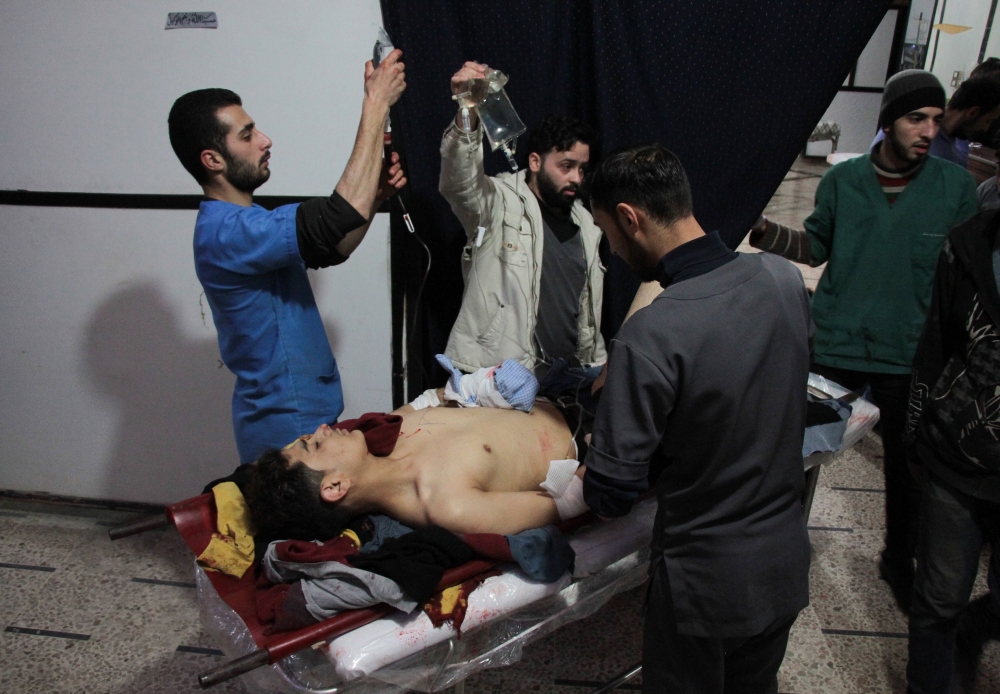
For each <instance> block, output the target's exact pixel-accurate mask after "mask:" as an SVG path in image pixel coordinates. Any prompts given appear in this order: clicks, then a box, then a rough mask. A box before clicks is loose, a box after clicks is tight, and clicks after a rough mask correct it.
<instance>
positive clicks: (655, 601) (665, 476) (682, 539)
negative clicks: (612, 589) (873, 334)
mask: <svg viewBox="0 0 1000 694" xmlns="http://www.w3.org/2000/svg"><path fill="white" fill-rule="evenodd" d="M591 202H592V209H593V213H594V221H595V222H596V223H597V225H598V226H599V227H600V228H601V230H603V231H604V233H605V235H607V237H608V241H609V243H610V245H611V250H612V252H614V253H615V254H616V255H618V256H620V257H621V258H622V259H623V260H625V261H626V262H627V263H628V264H629V266H631V267H632V269H633V270H635V272H636V274H638V275H639V277H640V279H642V280H643V281H647V282H648V281H656V282H658V283H659V285H660V289H661V293H660V294H659V296H657V297H656V298H654V299H653V300H652V302H651V303H650V304H649V305H648V306H646V307H645V308H643V309H642V310H640V311H637V312H636V313H635V314H634V315H633V316H632V317H631V318H630V319H629V321H628V322H627V323H625V324H624V325H623V326H622V328H621V330H619V332H618V334H617V335H616V336H615V338H614V339H613V340H612V341H611V346H610V349H609V356H608V370H607V381H606V383H605V385H604V388H603V394H602V396H601V400H600V403H599V404H598V407H597V417H596V420H595V422H594V428H593V438H592V439H591V443H590V448H589V452H588V453H587V456H586V463H587V470H586V474H585V475H584V480H583V495H584V500H585V501H586V503H587V505H588V506H589V507H590V508H591V510H593V511H594V512H595V513H596V514H597V515H598V516H601V517H613V516H621V515H624V514H625V513H627V512H628V510H629V508H630V507H631V505H632V503H633V502H634V501H635V500H636V498H637V497H638V495H639V494H640V493H641V492H643V491H644V490H645V489H646V487H647V486H648V482H647V479H648V477H649V473H650V468H651V467H660V466H661V465H662V472H661V473H660V475H659V478H658V479H657V481H656V494H657V499H658V501H659V509H658V511H657V514H656V524H655V527H654V529H653V542H652V550H653V551H652V552H651V556H650V561H651V567H650V579H649V589H648V592H647V599H646V604H645V615H644V626H643V645H642V656H643V670H642V688H643V691H644V692H657V693H658V694H659V693H661V692H677V693H681V692H699V693H701V694H722V692H761V693H765V692H769V693H771V694H773V693H774V692H777V677H776V675H777V672H778V668H779V667H780V665H781V661H782V659H783V658H784V654H785V647H786V645H787V643H788V633H789V630H790V629H791V626H792V623H793V622H794V621H795V619H796V616H797V615H798V613H799V611H800V610H802V609H803V608H804V607H806V605H808V603H809V538H808V535H807V533H806V528H805V523H804V522H803V518H802V502H801V498H802V491H803V488H804V485H805V477H804V475H803V474H802V436H803V431H804V430H805V412H806V381H807V377H808V374H809V342H810V333H811V329H812V323H811V322H810V320H809V296H808V294H807V292H806V288H805V285H804V284H803V282H802V276H801V275H800V274H799V273H798V271H797V270H796V269H795V268H794V267H793V266H792V264H791V263H789V262H787V261H785V260H782V259H781V258H777V257H774V256H769V255H766V254H755V253H734V252H733V251H732V250H730V249H729V248H727V247H726V244H725V243H723V242H722V240H721V239H720V237H719V234H718V232H714V231H713V232H711V233H708V234H706V233H705V232H704V231H703V230H702V228H701V226H700V225H699V224H698V221H697V220H696V219H695V218H694V215H693V214H692V202H691V189H690V186H689V184H688V180H687V175H686V174H685V172H684V168H683V167H682V166H681V163H680V161H679V160H678V159H677V157H676V156H674V154H672V153H671V152H669V151H667V150H666V149H664V148H663V147H662V146H660V145H646V146H641V147H635V148H632V149H628V150H624V151H621V152H618V153H616V154H612V155H611V156H609V157H608V158H607V159H605V160H604V161H603V162H602V163H601V165H600V166H599V167H598V169H597V171H596V172H595V173H594V179H593V187H592V197H591ZM654 461H655V462H654Z"/></svg>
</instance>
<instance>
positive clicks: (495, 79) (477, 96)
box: [455, 70, 527, 171]
mask: <svg viewBox="0 0 1000 694" xmlns="http://www.w3.org/2000/svg"><path fill="white" fill-rule="evenodd" d="M505 84H507V75H505V74H503V73H502V72H500V71H499V70H487V72H486V77H485V78H483V79H472V80H468V81H467V82H466V83H465V85H464V86H465V91H464V92H463V93H461V94H458V95H456V96H455V100H456V101H458V102H459V104H460V105H461V106H462V107H463V108H469V109H475V110H476V113H477V114H478V115H479V120H480V121H481V122H482V124H483V130H484V131H485V132H486V139H487V140H489V143H490V147H491V148H492V149H493V151H494V152H495V151H496V150H498V149H499V150H501V151H502V152H503V153H504V155H506V157H507V161H508V163H509V164H510V166H511V168H512V169H514V171H517V164H516V163H515V162H514V147H515V145H516V140H517V138H518V136H519V135H523V134H524V132H525V131H526V130H527V128H526V127H525V126H524V123H522V122H521V119H520V118H519V117H518V115H517V111H515V110H514V105H513V104H511V103H510V98H508V96H507V92H506V91H505V90H504V85H505Z"/></svg>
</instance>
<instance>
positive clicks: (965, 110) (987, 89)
mask: <svg viewBox="0 0 1000 694" xmlns="http://www.w3.org/2000/svg"><path fill="white" fill-rule="evenodd" d="M997 116H1000V78H998V77H997V75H996V73H990V72H980V73H979V74H973V75H972V76H971V77H969V79H967V80H965V81H964V82H962V84H960V85H959V87H958V89H956V90H955V93H954V94H953V95H952V97H951V99H950V100H949V101H948V105H947V106H945V109H944V116H943V117H942V118H941V126H940V127H939V128H938V133H937V137H935V138H934V139H933V141H932V142H931V149H930V155H931V156H932V157H941V158H942V159H947V160H948V161H950V162H954V163H955V164H958V165H959V166H961V167H962V168H963V169H964V168H965V167H966V165H967V164H968V163H969V140H977V141H980V142H981V141H982V138H983V137H984V136H985V135H986V133H987V132H988V131H989V130H990V126H991V125H993V121H995V120H996V119H997ZM884 138H885V131H884V130H880V131H879V133H878V135H876V136H875V140H874V141H873V142H872V147H874V146H875V145H877V144H878V143H879V142H881V141H882V140H883V139H884Z"/></svg>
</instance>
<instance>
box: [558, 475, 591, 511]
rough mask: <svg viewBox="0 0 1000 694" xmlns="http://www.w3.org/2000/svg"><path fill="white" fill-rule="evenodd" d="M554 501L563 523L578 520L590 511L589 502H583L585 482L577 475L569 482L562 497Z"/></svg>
mask: <svg viewBox="0 0 1000 694" xmlns="http://www.w3.org/2000/svg"><path fill="white" fill-rule="evenodd" d="M554 501H555V502H556V511H558V512H559V520H561V521H565V520H569V519H570V518H576V517H577V516H581V515H583V514H584V513H586V512H587V511H589V510H590V509H589V508H588V507H587V502H586V501H584V500H583V480H582V479H580V478H579V477H577V476H576V475H573V479H571V480H570V481H569V484H568V485H567V486H566V490H565V491H564V492H563V493H562V496H560V497H558V498H556V499H554Z"/></svg>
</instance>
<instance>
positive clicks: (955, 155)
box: [868, 128, 969, 169]
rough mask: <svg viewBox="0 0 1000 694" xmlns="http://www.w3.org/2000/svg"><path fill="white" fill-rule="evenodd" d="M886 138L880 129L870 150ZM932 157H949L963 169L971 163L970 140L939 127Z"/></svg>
mask: <svg viewBox="0 0 1000 694" xmlns="http://www.w3.org/2000/svg"><path fill="white" fill-rule="evenodd" d="M884 139H885V131H884V130H879V131H878V134H877V135H876V136H875V139H874V140H872V144H871V147H869V148H868V151H869V152H870V151H871V150H873V149H875V145H877V144H878V143H879V142H881V141H882V140H884ZM928 154H930V155H931V156H932V157H941V158H942V159H947V160H948V161H950V162H952V163H953V164H958V165H959V166H961V167H962V168H963V169H964V168H965V167H966V165H967V164H968V163H969V141H968V140H962V139H961V138H957V137H955V138H952V137H949V136H948V133H946V132H945V131H944V128H938V134H937V137H935V138H934V139H933V140H931V148H930V151H929V152H928Z"/></svg>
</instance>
